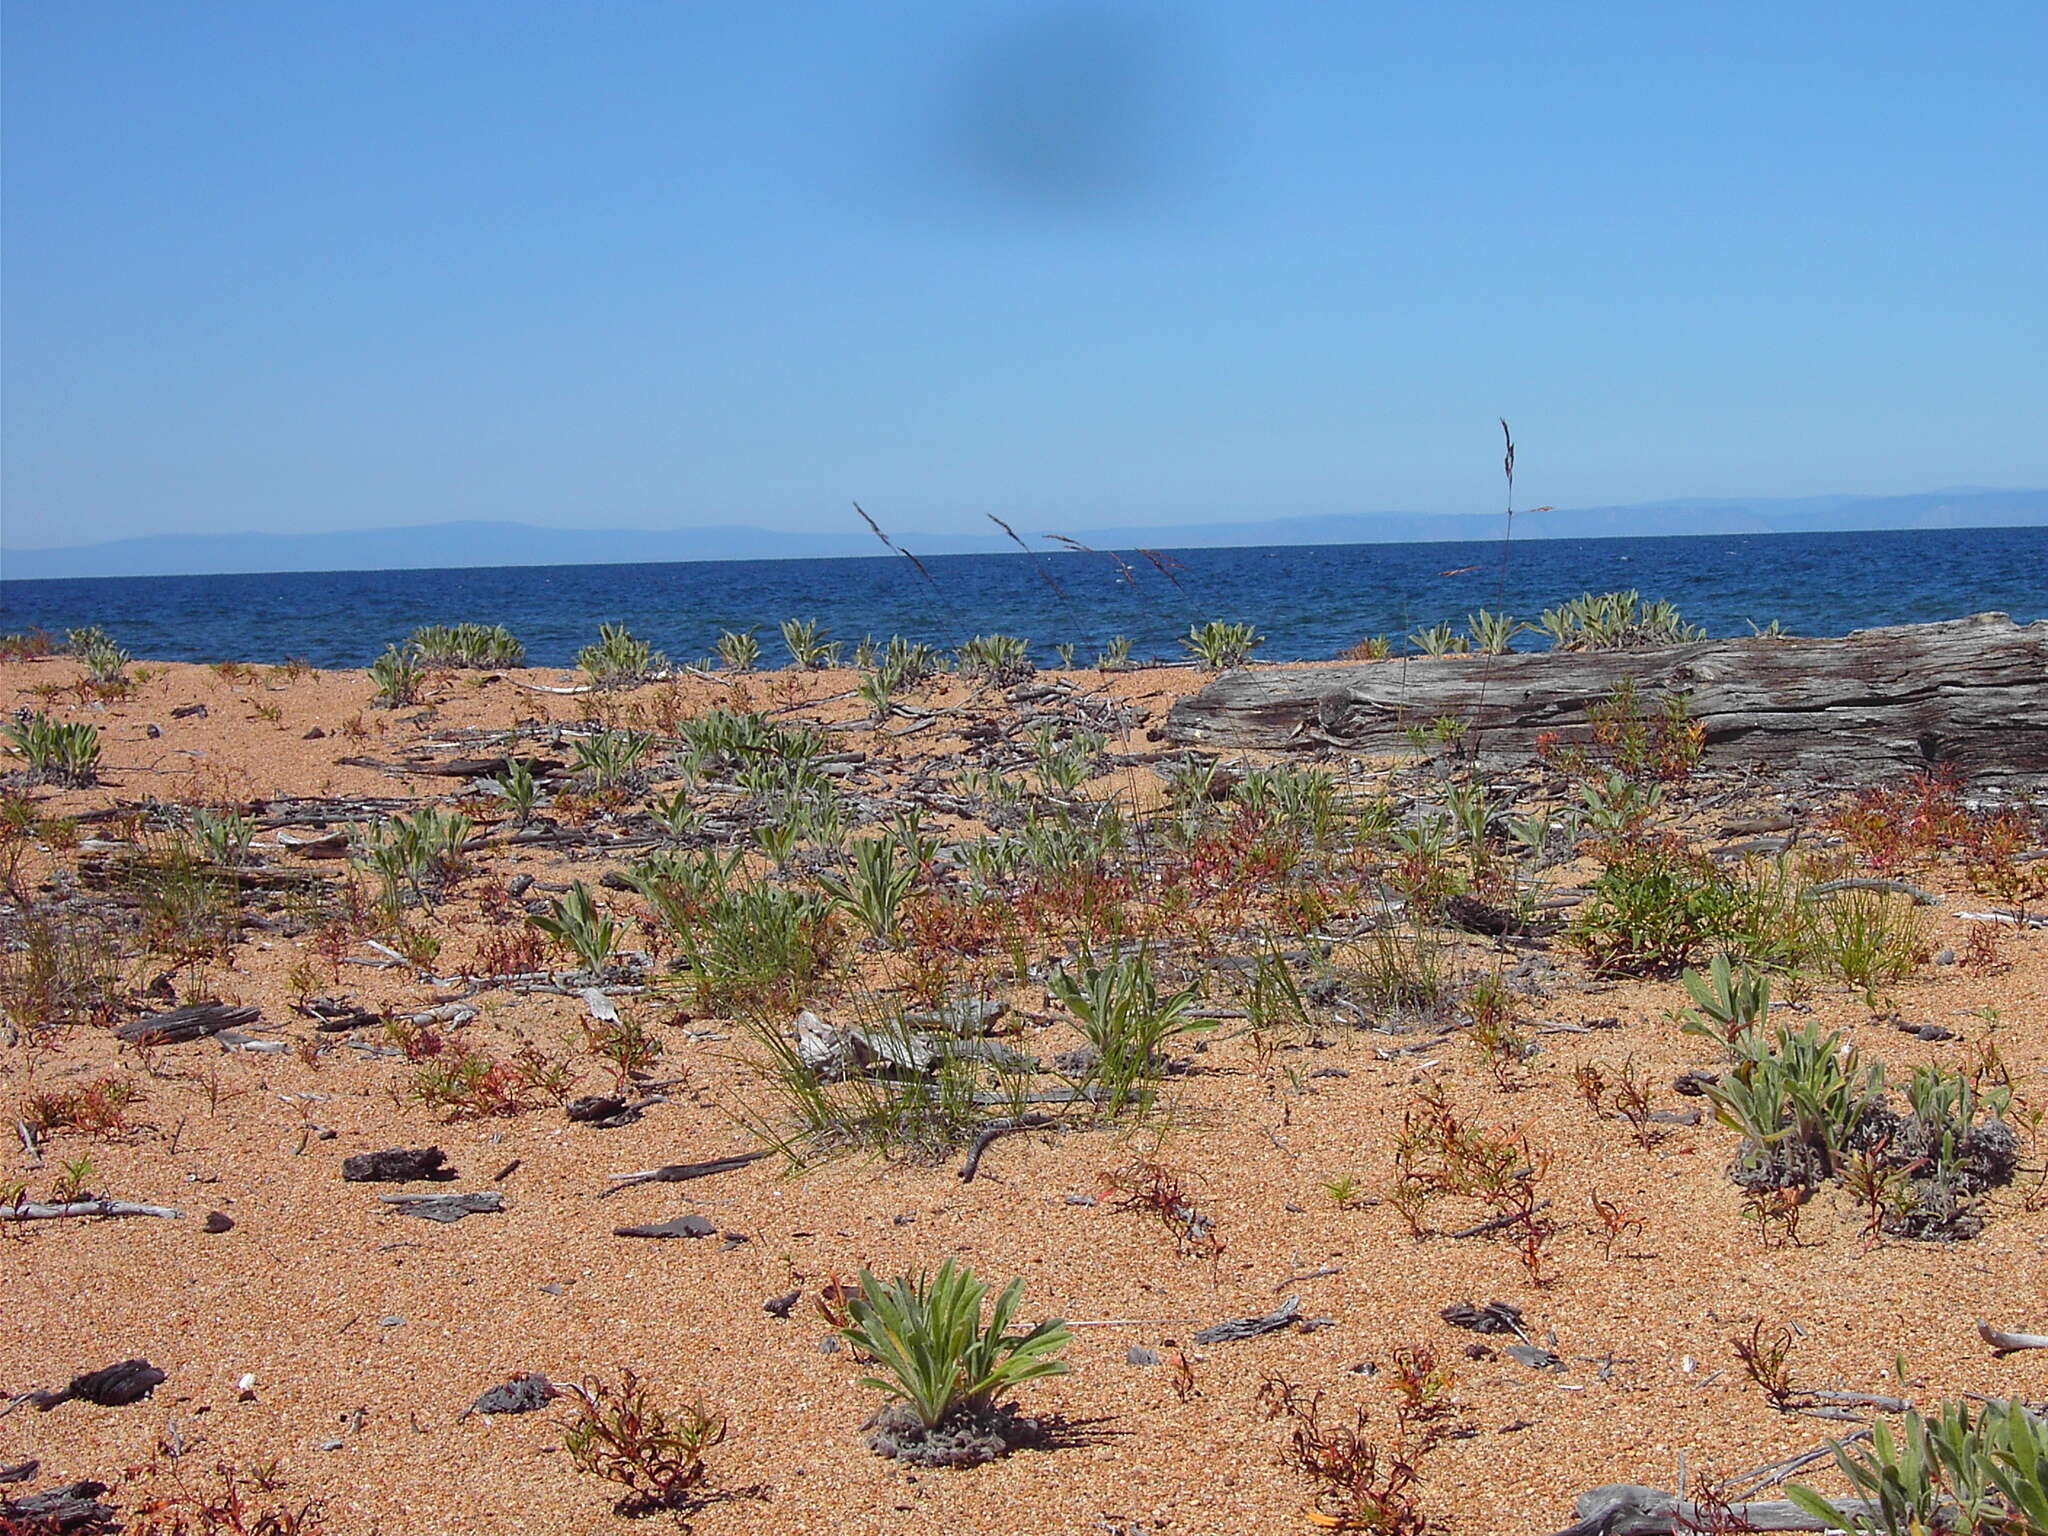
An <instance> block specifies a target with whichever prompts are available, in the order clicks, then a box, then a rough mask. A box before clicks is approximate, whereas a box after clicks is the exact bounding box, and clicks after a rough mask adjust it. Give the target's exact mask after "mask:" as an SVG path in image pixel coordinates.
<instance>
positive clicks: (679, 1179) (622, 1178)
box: [597, 1151, 772, 1200]
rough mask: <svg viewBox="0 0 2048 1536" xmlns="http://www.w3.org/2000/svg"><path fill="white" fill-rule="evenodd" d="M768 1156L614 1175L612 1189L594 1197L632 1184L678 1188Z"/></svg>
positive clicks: (754, 1154) (746, 1155) (670, 1165)
mask: <svg viewBox="0 0 2048 1536" xmlns="http://www.w3.org/2000/svg"><path fill="white" fill-rule="evenodd" d="M771 1155H772V1154H771V1153H769V1152H766V1151H762V1152H740V1153H736V1154H734V1155H733V1156H731V1157H714V1158H710V1159H708V1160H707V1161H705V1162H701V1163H664V1164H662V1166H661V1167H659V1168H643V1169H641V1170H640V1172H638V1173H615V1174H613V1175H612V1176H611V1188H609V1189H602V1190H599V1191H598V1195H597V1197H598V1199H600V1200H602V1199H603V1198H604V1197H605V1196H606V1195H616V1194H617V1193H618V1192H619V1191H620V1190H622V1189H631V1188H632V1187H633V1186H634V1185H635V1184H681V1183H683V1182H684V1181H685V1180H688V1179H703V1178H709V1177H710V1176H711V1175H712V1174H714V1173H730V1172H731V1171H732V1170H733V1169H735V1168H744V1167H746V1166H747V1164H749V1163H757V1162H759V1161H760V1160H761V1159H762V1158H764V1157H768V1156H771Z"/></svg>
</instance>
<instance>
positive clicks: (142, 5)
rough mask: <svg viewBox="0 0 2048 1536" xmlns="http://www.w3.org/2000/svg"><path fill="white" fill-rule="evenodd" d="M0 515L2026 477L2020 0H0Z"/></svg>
mask: <svg viewBox="0 0 2048 1536" xmlns="http://www.w3.org/2000/svg"><path fill="white" fill-rule="evenodd" d="M0 17H4V22H5V37H4V45H5V53H4V62H5V72H6V77H5V154H6V163H5V181H4V198H5V207H4V214H5V223H4V239H5V249H4V257H5V267H4V277H5V296H4V301H5V314H4V320H5V380H4V383H5V397H4V412H5V416H4V429H5V440H4V448H5V464H4V474H5V482H4V489H5V508H4V511H5V528H4V533H5V537H6V540H7V542H8V543H10V544H13V545H17V546H36V545H52V544H73V543H82V542H88V541H91V540H94V539H99V538H115V537H123V536H127V535H131V534H138V533H150V532H163V531H194V532H201V531H203V532H213V531H230V530H251V529H269V530H279V531H296V530H321V529H333V528H347V527H358V526H373V525H390V524H403V523H415V522H430V521H440V520H444V519H451V518H475V517H483V518H514V519H518V520H522V521H529V522H536V523H546V524H555V525H569V526H573V525H588V526H593V527H607V526H610V527H681V526H689V525H693V524H716V523H735V522H737V523H758V524H765V525H769V526H775V527H787V528H791V529H804V528H823V527H831V528H833V529H834V530H836V531H845V529H846V524H847V517H848V513H847V501H848V499H849V498H850V497H858V498H860V499H861V500H862V501H863V502H864V503H865V504H866V505H867V506H868V507H869V508H870V510H876V511H878V512H880V513H882V514H883V515H884V518H885V521H887V522H888V523H890V524H891V525H892V526H893V527H896V528H897V529H899V530H907V529H946V528H951V527H959V526H962V525H963V524H964V523H965V522H967V521H968V520H970V519H971V520H972V521H973V522H975V523H976V524H977V525H978V524H979V523H980V517H979V514H980V513H981V512H983V511H996V512H999V513H1005V514H1008V515H1012V516H1023V517H1031V518H1039V517H1043V518H1046V519H1057V521H1058V523H1059V524H1061V525H1064V526H1071V527H1076V528H1083V527H1089V526H1101V525H1103V524H1108V523H1133V522H1137V523H1143V522H1165V521H1169V520H1170V521H1176V522H1186V521H1205V520H1214V519H1223V518H1251V517H1281V516H1292V515H1300V514H1318V513H1331V512H1369V511H1380V510H1388V509H1414V510H1418V511H1435V512H1461V511H1489V510H1491V509H1493V508H1494V507H1495V506H1497V504H1498V501H1499V493H1498V478H1497V477H1498V453H1497V437H1496V433H1497V428H1496V427H1495V426H1494V418H1495V417H1496V416H1497V415H1506V416H1508V417H1510V418H1511V419H1512V420H1513V421H1514V424H1515V427H1516V432H1517V435H1518V437H1519V438H1520V439H1521V442H1522V471H1523V485H1524V488H1525V491H1526V493H1527V494H1526V496H1525V498H1524V499H1525V503H1526V502H1529V501H1536V500H1541V501H1547V502H1555V503H1557V504H1560V505H1575V506H1582V505H1588V504H1595V503H1611V502H1621V501H1631V500H1638V499H1649V498H1656V497H1666V496H1681V495H1686V496H1692V495H1702V496H1705V495H1729V496H1735V495H1801V494H1809V493H1822V492H1835V491H1852V492H1905V491H1920V490H1929V489H1934V488H1937V487H1947V486H1957V485H1987V486H2023V485H2044V484H2048V425H2044V418H2048V412H2044V405H2048V398H2044V397H2048V390H2044V361H2043V360H2044V358H2048V281H2044V274H2048V88H2044V85H2043V82H2044V80H2048V4H2044V3H2043V0H2013V3H2000V0H1972V3H1969V4H1964V5H1952V6H1937V5H1930V4H1928V3H1926V0H1912V3H1893V0H1866V3H1859V4H1853V5H1851V4H1804V5H1788V4H1785V3H1784V0H1770V3H1755V4H1751V3H1725V0H1722V3H1714V4H1704V3H1700V4H1676V3H1672V4H1663V3H1644V0H1629V3H1625V4H1622V3H1613V4H1568V3H1542V4H1529V3H1526V0H1524V3H1520V4H1512V5H1510V4H1456V3H1449V4H1446V3H1435V4H1423V3H1419V0H1418V3H1412V4H1393V3H1352V4H1340V3H1331V0H1317V3H1313V4H1304V3H1294V0H1267V3H1260V4H1236V5H1220V4H1218V5H1210V4H1198V3H1191V0H1176V3H1173V4H1160V5H1144V4H1106V5H1099V6H1098V5H1078V6H1076V5H1050V4H1037V5H1032V4H1019V3H977V0H945V3H931V4H896V5H888V4H871V5H817V4H813V5H800V6H799V5H787V4H759V3H748V4H724V5H720V4H714V3H710V0H662V3H652V4H636V3H626V0H614V3H571V0H555V3H552V4H533V3H519V0H488V3H454V0H402V3H401V0H347V3H337V4H303V3H293V0H249V3H233V0H196V3H188V4H176V3H164V0H138V3H115V0H8V3H7V4H6V5H5V8H4V11H0Z"/></svg>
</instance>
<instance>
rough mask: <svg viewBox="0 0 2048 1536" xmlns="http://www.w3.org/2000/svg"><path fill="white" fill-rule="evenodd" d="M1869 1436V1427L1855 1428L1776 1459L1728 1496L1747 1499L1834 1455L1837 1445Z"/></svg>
mask: <svg viewBox="0 0 2048 1536" xmlns="http://www.w3.org/2000/svg"><path fill="white" fill-rule="evenodd" d="M1869 1438H1870V1430H1869V1429H1868V1428H1867V1427H1866V1428H1863V1429H1858V1430H1854V1431H1852V1432H1851V1433H1849V1434H1846V1435H1844V1436H1842V1438H1841V1439H1840V1440H1837V1441H1832V1442H1830V1443H1829V1444H1827V1445H1818V1446H1815V1447H1814V1448H1813V1449H1812V1450H1810V1451H1801V1452H1800V1453H1799V1454H1798V1455H1797V1456H1792V1457H1788V1458H1787V1459H1786V1460H1784V1461H1774V1462H1772V1463H1771V1464H1770V1465H1769V1466H1767V1467H1758V1468H1757V1469H1756V1470H1755V1471H1754V1472H1752V1473H1750V1474H1749V1481H1747V1482H1746V1483H1744V1484H1743V1485H1742V1486H1741V1487H1740V1488H1738V1489H1736V1490H1735V1491H1734V1492H1733V1493H1731V1494H1730V1495H1729V1496H1728V1497H1729V1499H1730V1501H1731V1502H1733V1501H1734V1500H1737V1499H1746V1498H1748V1497H1749V1496H1750V1495H1751V1494H1752V1493H1755V1492H1756V1491H1757V1490H1758V1489H1759V1488H1768V1487H1770V1486H1771V1485H1772V1484H1773V1483H1782V1482H1783V1481H1785V1479H1786V1478H1788V1477H1790V1476H1791V1475H1792V1474H1793V1473H1794V1472H1797V1471H1798V1470H1799V1469H1800V1468H1801V1467H1808V1466H1812V1465H1813V1463H1815V1462H1816V1461H1819V1460H1821V1459H1822V1458H1823V1457H1827V1456H1832V1455H1834V1453H1835V1446H1837V1445H1854V1444H1855V1443H1856V1442H1857V1441H1858V1440H1867V1439H1869Z"/></svg>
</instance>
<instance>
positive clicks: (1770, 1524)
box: [1556, 1483, 1876, 1536]
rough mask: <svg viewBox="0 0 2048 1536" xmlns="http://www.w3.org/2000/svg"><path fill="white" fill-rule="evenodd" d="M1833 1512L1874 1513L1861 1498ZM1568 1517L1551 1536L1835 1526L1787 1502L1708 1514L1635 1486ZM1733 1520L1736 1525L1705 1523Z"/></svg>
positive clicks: (1608, 1489)
mask: <svg viewBox="0 0 2048 1536" xmlns="http://www.w3.org/2000/svg"><path fill="white" fill-rule="evenodd" d="M1835 1505H1836V1508H1838V1509H1840V1510H1841V1511H1842V1512H1843V1513H1844V1514H1846V1515H1850V1516H1858V1515H1869V1514H1874V1513H1875V1512H1876V1511H1875V1507H1874V1506H1873V1505H1871V1504H1869V1503H1868V1502H1867V1501H1865V1500H1863V1499H1838V1500H1836V1501H1835ZM1573 1513H1574V1514H1576V1515H1577V1516H1578V1517H1579V1518H1578V1519H1577V1520H1575V1521H1573V1522H1572V1523H1571V1524H1570V1525H1568V1526H1566V1527H1565V1528H1564V1529H1563V1530H1561V1531H1558V1532H1557V1533H1556V1536H1673V1533H1675V1532H1679V1531H1711V1530H1737V1531H1826V1530H1838V1529H1840V1527H1838V1526H1833V1525H1830V1524H1829V1522H1827V1521H1825V1520H1821V1519H1817V1518H1816V1517H1814V1516H1813V1515H1810V1514H1808V1513H1807V1512H1806V1511H1805V1510H1803V1509H1801V1508H1800V1507H1799V1506H1798V1505H1797V1504H1794V1503H1793V1502H1792V1501H1791V1500H1790V1499H1764V1500H1760V1501H1758V1502H1755V1503H1748V1504H1732V1505H1729V1506H1728V1507H1727V1508H1726V1509H1725V1510H1718V1509H1712V1508H1709V1507H1706V1506H1703V1505H1699V1504H1694V1503H1692V1502H1690V1501H1688V1500H1686V1499H1680V1498H1676V1497H1674V1496H1673V1495H1671V1494H1668V1493H1666V1492H1665V1491H1664V1490H1663V1489H1661V1488H1646V1487H1644V1486H1643V1485H1642V1484H1640V1483H1609V1484H1607V1485H1606V1486H1604V1487H1600V1488H1593V1489H1589V1490H1588V1491H1587V1492H1585V1493H1582V1494H1580V1495H1579V1498H1578V1502H1577V1504H1576V1505H1575V1506H1574V1508H1573ZM1727 1519H1733V1520H1734V1521H1735V1522H1736V1523H1735V1524H1732V1525H1729V1524H1719V1525H1716V1524H1709V1523H1708V1522H1710V1521H1716V1520H1727Z"/></svg>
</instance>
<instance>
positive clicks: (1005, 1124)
mask: <svg viewBox="0 0 2048 1536" xmlns="http://www.w3.org/2000/svg"><path fill="white" fill-rule="evenodd" d="M1052 1123H1053V1117H1052V1116H1051V1115H1048V1114H1045V1113H1043V1112H1040V1111H1034V1112H1033V1113H1031V1114H1028V1115H1019V1116H1017V1117H1016V1118H1015V1119H1014V1120H997V1121H994V1122H992V1123H991V1124H988V1125H985V1126H983V1127H982V1128H981V1131H980V1134H978V1135H977V1136H976V1137H975V1138H974V1144H973V1145H972V1146H971V1147H969V1148H968V1149H967V1161H966V1162H964V1163H962V1164H961V1165H960V1182H961V1183H962V1184H965V1183H967V1182H968V1181H970V1180H971V1179H972V1178H973V1177H974V1175H975V1174H976V1172H978V1171H979V1170H980V1168H981V1154H982V1153H984V1152H986V1151H987V1150H988V1149H989V1144H990V1143H991V1142H993V1141H994V1140H995V1139H996V1138H997V1137H998V1136H1008V1135H1010V1134H1011V1133H1012V1132H1014V1131H1035V1130H1041V1129H1043V1128H1044V1127H1046V1126H1048V1125H1051V1124H1052Z"/></svg>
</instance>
